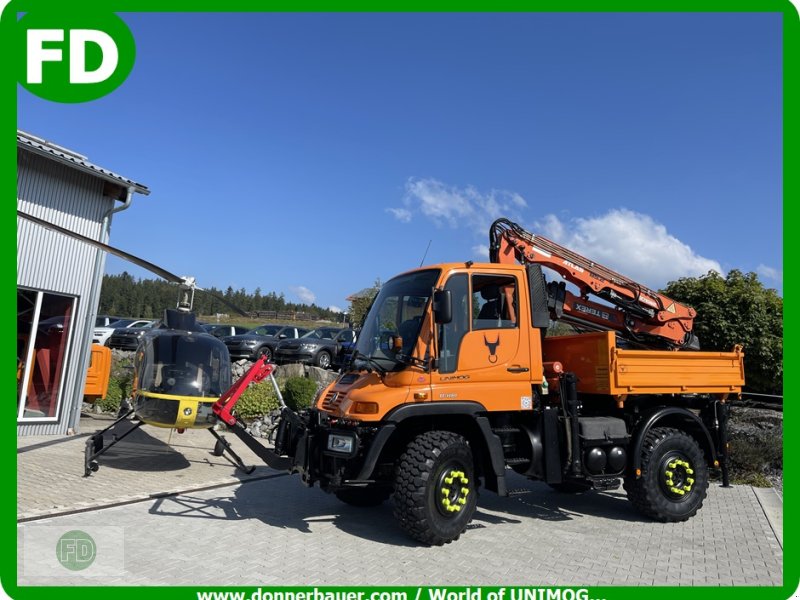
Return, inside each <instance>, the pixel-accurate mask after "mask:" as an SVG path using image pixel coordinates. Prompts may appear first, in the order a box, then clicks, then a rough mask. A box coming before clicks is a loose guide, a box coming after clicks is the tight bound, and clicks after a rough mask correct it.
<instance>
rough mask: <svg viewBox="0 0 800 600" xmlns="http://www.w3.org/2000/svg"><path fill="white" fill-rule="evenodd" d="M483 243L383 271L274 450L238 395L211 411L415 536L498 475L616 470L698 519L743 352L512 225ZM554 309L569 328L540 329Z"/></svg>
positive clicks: (568, 484) (311, 478) (586, 477)
mask: <svg viewBox="0 0 800 600" xmlns="http://www.w3.org/2000/svg"><path fill="white" fill-rule="evenodd" d="M490 241H491V250H490V252H491V260H492V262H491V263H473V262H471V261H469V262H465V263H450V264H441V265H435V266H431V267H425V268H420V269H416V270H414V271H410V272H407V273H404V274H402V275H399V276H397V277H395V278H393V279H391V280H389V281H388V282H386V283H385V284H384V285H383V287H382V288H381V290H380V292H379V293H378V295H377V297H376V298H375V301H374V302H373V304H372V306H371V308H370V310H369V312H368V314H367V316H366V318H365V321H364V324H363V327H362V329H361V332H360V335H359V339H358V343H357V346H356V349H355V352H354V353H353V359H352V361H351V364H350V365H349V367H346V368H345V369H343V371H342V373H341V375H340V376H339V377H338V379H337V380H336V381H335V382H334V383H333V384H332V385H330V386H328V387H327V388H326V389H324V390H322V392H321V394H320V396H319V398H318V399H317V401H316V404H315V406H314V407H313V408H312V409H311V410H310V411H307V412H303V413H299V414H298V413H295V412H293V411H291V410H289V409H288V408H284V410H283V415H282V419H281V423H280V425H279V428H278V433H277V438H276V443H275V450H274V451H272V450H269V449H265V448H264V447H263V446H261V445H260V444H259V442H257V441H255V440H254V439H252V438H250V437H249V435H247V434H246V432H245V431H244V428H243V427H242V425H241V424H240V423H238V422H237V421H236V419H235V416H233V415H232V414H231V409H232V408H233V405H234V404H235V400H234V401H233V402H230V401H228V400H229V398H226V397H225V396H223V398H222V399H221V400H220V402H219V403H218V405H217V406H216V407H215V412H216V413H217V414H218V415H219V416H220V417H221V418H222V419H223V420H225V421H226V422H227V423H228V424H229V425H231V427H232V430H233V431H234V432H235V433H236V435H238V436H239V437H241V438H242V439H243V440H244V441H245V442H246V443H247V444H248V446H249V447H251V448H252V449H253V450H254V451H255V452H257V453H258V454H259V455H260V456H261V457H262V458H263V459H264V460H265V461H266V462H267V463H268V464H270V465H271V466H273V467H275V468H279V469H286V470H289V471H292V472H297V473H300V474H301V476H302V479H303V481H304V482H305V483H306V484H307V485H309V486H311V485H314V484H315V483H318V484H319V485H320V487H321V488H322V489H324V490H327V491H330V492H333V493H334V494H336V496H337V497H338V498H339V499H341V500H342V501H344V502H346V503H348V504H353V505H359V506H368V505H375V504H379V503H381V502H383V501H384V500H386V499H388V498H389V497H390V496H393V500H394V515H395V517H396V519H397V521H398V522H399V524H400V526H401V527H402V528H403V529H404V530H405V531H406V532H407V533H408V534H410V535H411V536H412V537H413V538H415V539H417V540H419V541H421V542H423V543H426V544H434V545H438V544H443V543H447V542H450V541H452V540H455V539H456V538H458V537H459V535H460V534H461V533H462V532H463V531H464V530H465V528H466V527H467V525H468V523H469V522H470V520H471V519H472V516H473V514H474V512H475V507H476V503H477V496H478V490H479V489H480V488H481V487H484V488H486V489H488V490H491V491H493V492H495V493H497V494H499V495H508V494H509V493H510V490H509V489H508V484H507V474H508V473H509V470H513V471H515V472H516V473H519V474H522V475H524V476H526V477H529V478H531V479H537V480H542V481H544V482H546V483H547V484H549V485H550V486H552V487H553V488H555V489H556V490H559V491H563V492H581V491H585V490H588V489H596V490H610V489H615V488H618V487H619V485H620V483H622V484H623V485H624V487H625V490H626V492H627V494H628V498H629V499H630V500H631V502H632V504H633V506H634V507H635V508H636V509H638V510H639V511H640V512H642V513H644V514H645V515H647V516H649V517H652V518H653V519H656V520H659V521H682V520H685V519H687V518H689V517H691V516H692V515H694V514H695V513H696V512H697V510H698V509H699V508H700V507H701V505H702V503H703V500H704V498H705V497H706V491H707V488H708V485H709V470H710V469H713V468H721V470H722V475H723V484H725V485H727V469H726V459H727V448H728V446H727V440H726V421H727V417H728V405H727V403H726V401H727V400H728V398H730V397H731V396H735V395H737V394H739V393H740V391H741V386H742V385H743V384H744V371H743V354H742V351H741V348H740V347H737V348H735V349H734V350H733V351H732V352H702V351H699V350H698V348H699V342H698V340H697V338H696V337H695V336H694V334H693V333H692V320H693V318H694V311H693V310H692V309H691V308H689V307H686V306H682V305H680V304H679V303H677V302H674V301H672V300H670V299H669V298H666V297H664V296H663V295H661V294H659V293H657V292H654V291H652V290H649V289H647V288H646V287H644V286H642V285H640V284H637V283H635V282H633V281H631V280H629V279H627V278H625V277H624V276H622V275H619V274H618V273H614V272H613V271H611V270H609V269H607V268H605V267H602V266H601V265H597V264H595V263H593V262H592V261H590V260H588V259H586V258H584V257H582V256H580V255H577V254H575V253H573V252H570V251H569V250H567V249H565V248H562V247H560V246H558V245H557V244H555V243H553V242H550V241H549V240H546V239H544V238H540V237H538V236H534V235H532V234H530V233H528V232H526V231H525V230H523V229H522V228H520V227H519V226H518V225H516V224H514V223H511V222H510V221H507V220H504V219H501V220H498V221H496V222H495V223H494V224H493V226H492V229H491V232H490ZM542 267H547V268H549V269H551V270H552V271H554V272H555V273H557V274H558V275H560V276H561V277H560V278H559V277H556V278H555V279H556V280H555V281H550V282H547V281H546V279H545V277H544V274H543V271H542ZM559 279H561V280H559ZM567 282H569V283H570V284H571V285H572V286H574V287H573V289H572V290H570V289H567V286H566V283H567ZM590 296H595V297H597V298H598V299H599V300H600V301H597V300H590V299H589V297H590ZM553 321H564V322H568V323H571V324H572V325H573V326H574V328H575V329H576V331H580V332H581V333H576V334H575V335H567V336H562V337H547V335H546V333H547V331H548V328H549V326H550V324H551V322H553ZM270 367H271V365H265V364H264V363H263V362H262V363H257V364H256V366H255V367H254V368H255V369H258V368H262V369H264V368H266V369H267V370H268V371H269V368H270ZM270 374H271V371H270ZM263 375H264V373H263V372H262V378H263ZM226 403H227V405H226ZM512 493H513V492H512Z"/></svg>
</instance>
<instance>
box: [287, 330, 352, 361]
mask: <svg viewBox="0 0 800 600" xmlns="http://www.w3.org/2000/svg"><path fill="white" fill-rule="evenodd" d="M354 341H355V331H353V330H352V329H339V328H337V327H320V328H318V329H314V330H313V331H309V332H308V333H307V334H305V335H304V336H303V337H301V338H300V339H297V340H284V341H282V342H281V343H279V344H278V346H277V348H276V349H275V362H276V363H278V364H283V363H290V362H300V363H306V364H311V365H315V366H317V367H321V368H323V369H327V368H329V367H332V366H336V365H337V364H341V361H342V354H343V351H344V350H345V348H347V347H349V346H351V345H352V344H353V342H354Z"/></svg>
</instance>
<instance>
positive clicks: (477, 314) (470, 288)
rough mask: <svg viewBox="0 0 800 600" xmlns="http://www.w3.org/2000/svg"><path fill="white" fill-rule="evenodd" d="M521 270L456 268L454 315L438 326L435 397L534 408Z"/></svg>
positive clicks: (452, 284) (450, 287)
mask: <svg viewBox="0 0 800 600" xmlns="http://www.w3.org/2000/svg"><path fill="white" fill-rule="evenodd" d="M521 284H522V282H521V281H520V280H519V271H505V272H504V270H503V269H498V270H497V271H496V272H493V271H489V270H481V271H479V272H477V271H474V270H472V271H467V272H463V273H453V274H452V275H451V276H450V277H449V279H448V280H447V282H446V284H445V289H448V290H450V294H451V298H452V309H453V319H452V320H451V322H450V323H447V324H441V325H439V327H438V328H437V329H438V331H437V334H438V335H437V351H438V361H437V364H438V369H437V370H436V371H435V372H434V373H433V374H432V380H431V392H432V393H431V400H433V401H441V400H455V401H475V402H479V403H480V404H482V405H483V406H484V407H486V408H487V409H488V410H530V409H532V398H531V356H530V348H529V340H528V336H529V331H530V328H529V327H527V328H525V327H523V325H522V323H523V319H521V318H520V308H521V301H520V298H521V290H524V289H525V288H524V287H523V286H521Z"/></svg>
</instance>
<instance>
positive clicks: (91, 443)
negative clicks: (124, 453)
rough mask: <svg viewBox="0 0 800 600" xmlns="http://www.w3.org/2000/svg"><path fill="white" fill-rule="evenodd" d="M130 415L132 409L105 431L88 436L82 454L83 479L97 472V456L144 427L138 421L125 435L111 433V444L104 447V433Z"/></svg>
mask: <svg viewBox="0 0 800 600" xmlns="http://www.w3.org/2000/svg"><path fill="white" fill-rule="evenodd" d="M131 413H133V409H131V410H129V411H128V412H126V413H125V414H124V415H122V416H121V417H120V418H119V419H117V420H116V421H114V422H113V423H112V424H111V425H109V426H108V427H106V428H105V429H103V430H101V431H98V432H96V433H95V434H94V435H92V436H90V437H89V438H88V439H87V440H86V448H85V449H84V454H83V476H84V477H88V476H89V475H91V474H92V473H94V472H95V471H97V470H98V469H99V468H100V465H99V464H98V463H97V460H96V459H97V457H98V456H100V455H101V454H103V453H104V452H107V451H108V449H109V448H111V447H112V446H115V445H116V444H117V443H118V442H121V441H122V440H124V439H125V438H126V437H128V436H129V435H130V434H131V433H133V432H134V431H136V430H137V429H139V427H141V426H142V425H144V422H143V421H138V422H137V423H136V424H135V425H134V426H133V427H131V428H130V429H128V431H126V432H125V433H123V434H122V435H121V436H119V437H117V435H116V434H113V433H112V436H111V443H110V444H108V445H107V446H106V445H105V440H104V435H105V433H106V432H107V431H110V430H112V429H114V427H116V426H117V425H119V424H120V423H122V422H123V421H125V420H126V419H127V418H128V416H130V414H131Z"/></svg>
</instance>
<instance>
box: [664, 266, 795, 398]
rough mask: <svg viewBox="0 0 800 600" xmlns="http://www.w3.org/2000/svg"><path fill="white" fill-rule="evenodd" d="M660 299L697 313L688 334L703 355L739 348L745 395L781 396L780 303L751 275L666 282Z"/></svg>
mask: <svg viewBox="0 0 800 600" xmlns="http://www.w3.org/2000/svg"><path fill="white" fill-rule="evenodd" d="M663 293H664V294H666V295H667V296H669V297H670V298H673V299H675V300H677V301H679V302H682V303H684V304H687V305H689V306H691V307H692V308H694V309H695V310H696V311H697V317H695V320H694V331H695V333H696V334H697V336H698V337H699V338H700V345H701V348H702V349H703V350H718V351H729V350H731V349H732V348H733V347H734V345H736V344H741V345H742V346H744V353H745V359H744V368H745V381H746V388H747V389H750V390H752V391H754V392H759V393H762V394H782V393H783V298H781V297H780V296H779V295H778V293H777V292H776V291H775V290H773V289H769V288H765V287H764V285H763V284H762V283H761V282H760V281H758V277H757V276H756V274H755V273H747V274H746V275H745V274H743V273H742V272H741V271H738V270H735V269H734V270H732V271H731V272H730V273H728V275H727V277H722V276H721V275H720V274H719V273H717V272H715V271H709V272H708V274H706V275H703V276H702V277H683V278H681V279H679V280H678V281H671V282H670V283H669V284H668V285H667V287H666V289H665V290H663Z"/></svg>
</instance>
